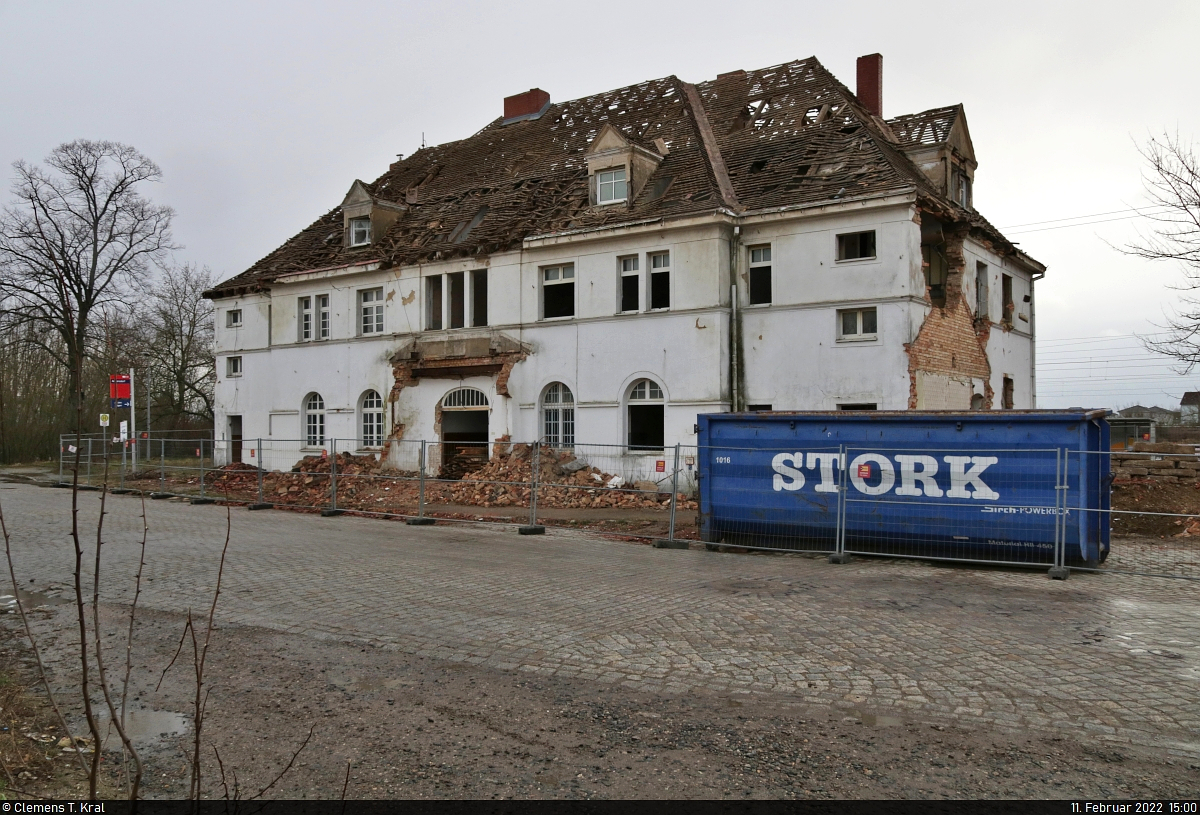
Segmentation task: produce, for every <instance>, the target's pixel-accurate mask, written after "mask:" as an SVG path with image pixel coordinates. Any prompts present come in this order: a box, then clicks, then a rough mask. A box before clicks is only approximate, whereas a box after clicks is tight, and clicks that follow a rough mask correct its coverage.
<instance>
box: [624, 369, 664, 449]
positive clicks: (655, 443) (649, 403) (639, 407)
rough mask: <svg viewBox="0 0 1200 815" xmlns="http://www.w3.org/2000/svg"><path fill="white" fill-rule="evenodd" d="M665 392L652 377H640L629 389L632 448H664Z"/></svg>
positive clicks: (628, 411)
mask: <svg viewBox="0 0 1200 815" xmlns="http://www.w3.org/2000/svg"><path fill="white" fill-rule="evenodd" d="M663 401H664V400H663V392H662V388H661V387H659V385H658V383H656V382H654V381H652V380H650V379H639V380H638V381H637V382H634V383H633V387H631V388H630V389H629V405H628V407H627V409H626V410H627V415H628V420H629V449H630V450H661V449H663V437H664V433H663V424H664V422H663V418H664V406H663Z"/></svg>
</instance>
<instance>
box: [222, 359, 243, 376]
mask: <svg viewBox="0 0 1200 815" xmlns="http://www.w3.org/2000/svg"><path fill="white" fill-rule="evenodd" d="M241 375H242V358H241V357H225V376H241Z"/></svg>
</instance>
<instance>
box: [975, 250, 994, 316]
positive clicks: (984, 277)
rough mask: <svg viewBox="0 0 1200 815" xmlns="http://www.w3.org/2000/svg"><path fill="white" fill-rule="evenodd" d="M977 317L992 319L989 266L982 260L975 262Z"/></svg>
mask: <svg viewBox="0 0 1200 815" xmlns="http://www.w3.org/2000/svg"><path fill="white" fill-rule="evenodd" d="M975 319H976V320H980V321H986V320H989V319H991V308H989V304H988V266H987V264H986V263H984V262H982V261H976V263H975Z"/></svg>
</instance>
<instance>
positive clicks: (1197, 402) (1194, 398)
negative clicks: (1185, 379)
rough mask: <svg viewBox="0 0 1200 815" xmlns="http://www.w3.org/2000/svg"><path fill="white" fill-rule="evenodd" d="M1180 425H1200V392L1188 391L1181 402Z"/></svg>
mask: <svg viewBox="0 0 1200 815" xmlns="http://www.w3.org/2000/svg"><path fill="white" fill-rule="evenodd" d="M1179 423H1180V424H1200V391H1188V392H1187V393H1185V394H1184V395H1183V398H1182V399H1180V400H1179Z"/></svg>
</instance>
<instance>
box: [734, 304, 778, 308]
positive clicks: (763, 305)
mask: <svg viewBox="0 0 1200 815" xmlns="http://www.w3.org/2000/svg"><path fill="white" fill-rule="evenodd" d="M771 305H774V304H773V303H747V304H746V305H744V306H742V308H767V307H768V306H771Z"/></svg>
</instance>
